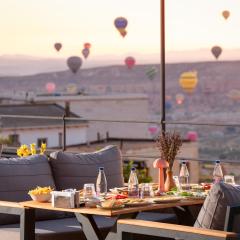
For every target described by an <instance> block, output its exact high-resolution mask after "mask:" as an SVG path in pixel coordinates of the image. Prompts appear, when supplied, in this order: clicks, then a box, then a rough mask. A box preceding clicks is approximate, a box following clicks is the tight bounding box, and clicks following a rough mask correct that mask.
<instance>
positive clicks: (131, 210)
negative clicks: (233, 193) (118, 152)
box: [20, 200, 204, 240]
mask: <svg viewBox="0 0 240 240" xmlns="http://www.w3.org/2000/svg"><path fill="white" fill-rule="evenodd" d="M203 202H204V200H181V201H179V202H175V203H161V204H150V205H147V206H142V207H128V208H123V209H118V210H104V209H100V208H86V207H80V208H74V209H66V208H54V207H52V206H51V203H39V202H35V201H27V202H21V203H20V204H21V205H22V206H24V207H28V208H32V209H45V210H53V211H63V212H72V213H75V215H76V218H77V220H78V221H79V223H80V225H81V226H82V229H83V232H84V234H85V236H86V238H87V239H88V240H104V238H103V237H102V235H101V232H100V230H99V229H98V227H97V224H96V222H95V220H94V218H93V215H101V216H105V217H116V218H117V220H118V219H126V218H130V219H133V218H136V216H137V214H138V213H139V212H143V211H153V210H159V209H166V208H176V207H188V206H192V205H202V204H203ZM112 239H116V224H115V225H114V226H113V228H112V229H111V230H110V232H109V233H108V235H107V236H106V238H105V240H112Z"/></svg>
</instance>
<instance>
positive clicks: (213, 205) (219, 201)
mask: <svg viewBox="0 0 240 240" xmlns="http://www.w3.org/2000/svg"><path fill="white" fill-rule="evenodd" d="M239 204H240V186H232V185H230V184H226V183H218V184H215V185H214V186H213V187H212V189H211V190H210V192H209V194H208V196H207V198H206V200H205V201H204V204H203V206H202V208H201V210H200V213H199V215H198V218H197V220H196V222H195V224H194V226H195V227H200V228H208V229H215V230H224V223H225V216H226V210H227V206H230V205H239ZM234 231H236V232H240V226H239V224H238V226H237V228H236V229H234Z"/></svg>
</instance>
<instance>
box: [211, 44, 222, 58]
mask: <svg viewBox="0 0 240 240" xmlns="http://www.w3.org/2000/svg"><path fill="white" fill-rule="evenodd" d="M211 51H212V54H213V55H214V57H215V58H216V59H218V58H219V56H220V55H221V53H222V48H221V47H219V46H214V47H212V49H211Z"/></svg>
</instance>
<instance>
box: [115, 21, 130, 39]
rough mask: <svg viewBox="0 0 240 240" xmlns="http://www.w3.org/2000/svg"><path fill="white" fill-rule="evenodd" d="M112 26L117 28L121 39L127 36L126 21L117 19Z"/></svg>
mask: <svg viewBox="0 0 240 240" xmlns="http://www.w3.org/2000/svg"><path fill="white" fill-rule="evenodd" d="M114 25H115V27H116V28H117V30H118V31H119V32H120V34H121V35H122V37H125V36H126V35H127V31H126V27H127V25H128V21H127V19H126V18H124V17H118V18H116V19H115V20H114Z"/></svg>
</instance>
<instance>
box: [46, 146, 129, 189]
mask: <svg viewBox="0 0 240 240" xmlns="http://www.w3.org/2000/svg"><path fill="white" fill-rule="evenodd" d="M50 164H51V166H52V170H53V176H54V179H55V183H56V187H57V189H58V190H63V189H67V188H76V189H82V188H83V184H84V183H95V182H96V178H97V174H98V168H99V167H104V171H105V174H106V178H107V183H108V188H113V187H117V186H118V187H119V186H123V184H124V182H123V169H122V158H121V154H120V150H119V149H118V147H117V146H107V147H105V148H103V149H101V150H99V151H96V152H92V153H70V152H62V151H57V152H53V153H51V154H50Z"/></svg>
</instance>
